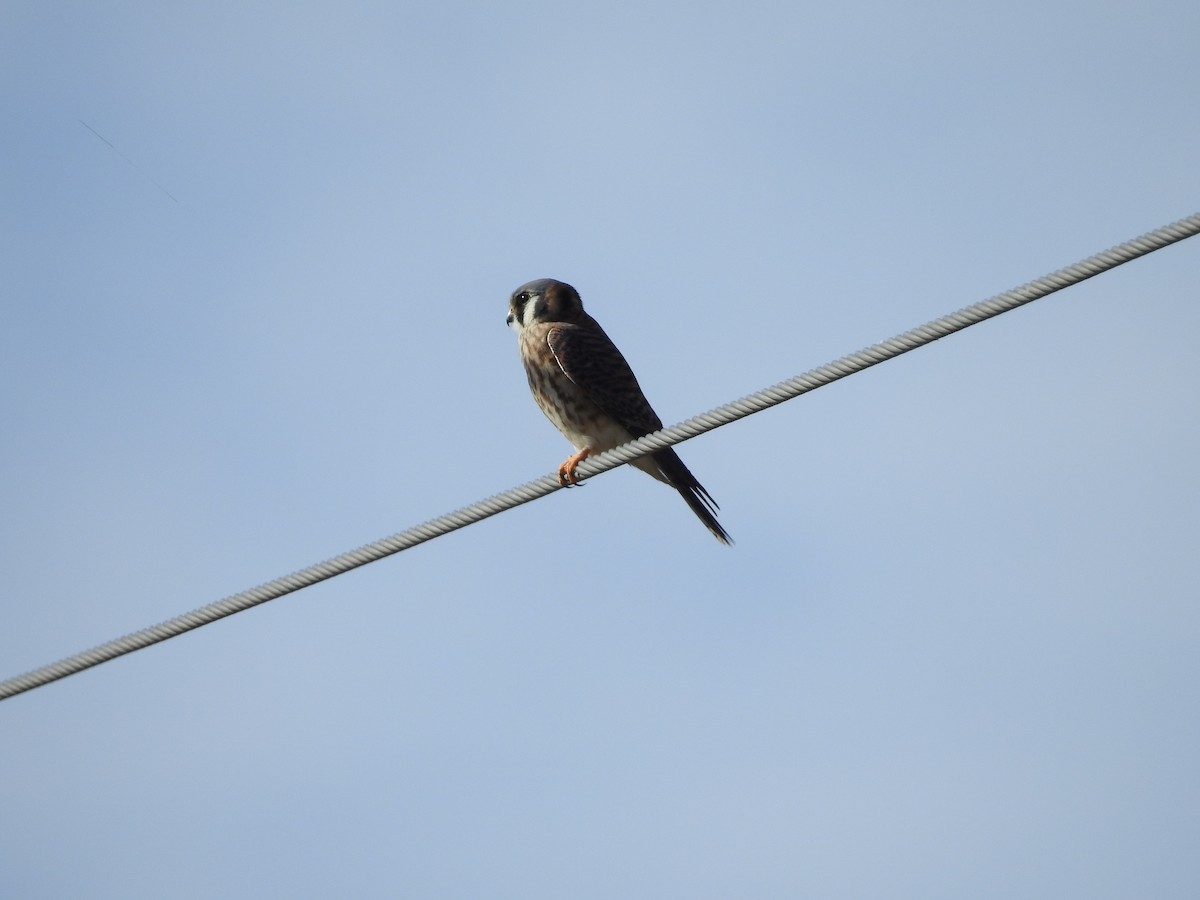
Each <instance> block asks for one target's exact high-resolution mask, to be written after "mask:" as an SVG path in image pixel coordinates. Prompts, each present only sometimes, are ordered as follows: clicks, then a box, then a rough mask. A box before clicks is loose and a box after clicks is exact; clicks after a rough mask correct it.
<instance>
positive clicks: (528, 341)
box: [507, 278, 733, 544]
mask: <svg viewBox="0 0 1200 900" xmlns="http://www.w3.org/2000/svg"><path fill="white" fill-rule="evenodd" d="M507 321H508V324H509V325H511V326H512V328H513V330H514V331H516V332H517V343H518V346H519V348H520V350H521V361H522V362H523V363H525V374H526V375H527V376H528V378H529V389H530V390H531V391H532V392H533V399H534V400H536V401H537V405H538V406H540V407H541V408H542V412H544V413H545V414H546V418H548V419H549V420H550V421H551V422H553V423H554V425H555V427H556V428H558V430H559V431H561V432H562V433H563V434H564V435H565V436H566V438H567V440H568V441H570V442H571V443H572V444H573V445H574V447H575V449H576V451H578V452H576V453H575V454H574V455H573V456H570V457H568V458H567V460H566V461H565V462H564V463H563V464H562V465H561V466H559V467H558V480H559V481H560V482H561V483H562V484H563V485H564V486H569V485H572V484H577V483H578V478H577V477H576V475H575V468H576V467H577V466H578V465H579V464H580V463H581V462H582V461H583V460H585V459H587V458H588V457H589V456H591V455H592V454H594V453H602V452H603V451H605V450H611V449H612V448H613V447H616V446H618V445H620V444H624V443H627V442H628V441H632V440H634V439H636V438H640V437H642V436H644V435H647V434H649V433H650V432H652V431H658V430H659V429H660V428H662V427H663V424H662V420H661V419H660V418H659V417H658V415H657V414H656V413H655V412H654V410H653V409H651V408H650V404H649V402H647V400H646V397H645V395H644V394H643V393H642V389H641V387H640V386H639V385H638V382H637V378H636V377H634V374H633V370H632V369H630V368H629V363H627V362H626V361H625V357H624V356H622V355H621V351H620V350H618V349H617V347H616V345H615V344H614V343H613V342H612V341H611V340H610V339H609V337H608V335H607V334H605V333H604V329H603V328H601V327H600V323H598V322H597V321H596V320H595V319H593V318H592V317H591V316H589V315H588V314H587V313H585V312H584V311H583V301H581V300H580V299H579V292H578V291H576V290H575V288H573V287H571V286H570V285H569V284H563V282H561V281H555V280H554V279H553V278H542V279H539V280H538V281H531V282H529V284H524V285H521V287H519V288H517V289H516V290H515V291H513V295H512V298H511V299H510V300H509V302H508V319H507ZM630 465H631V466H637V468H639V469H641V470H642V471H643V472H645V473H647V474H648V475H651V476H653V477H654V478H657V479H658V480H659V481H662V482H665V483H666V484H669V485H670V486H671V487H673V488H675V490H677V491H679V495H680V496H681V497H683V499H684V501H685V502H686V503H687V505H688V506H690V507H691V508H692V512H694V513H695V514H696V515H697V516H699V518H700V521H701V522H703V523H704V524H705V525H706V526H707V527H708V530H709V531H711V532H712V533H713V534H714V535H715V536H716V538H717V540H719V541H721V542H722V543H725V544H732V543H733V540H732V539H731V538H730V537H729V533H728V532H727V531H726V530H725V529H724V528H722V527H721V523H720V522H718V521H717V515H716V513H717V504H716V502H715V501H714V500H713V498H712V497H710V496H709V494H708V491H706V490H705V489H704V487H703V486H702V485H701V484H700V482H699V481H697V480H696V476H695V475H693V474H692V473H691V472H689V471H688V468H687V466H685V465H684V464H683V460H681V459H680V458H679V455H678V454H677V453H676V452H675V450H674V448H672V447H666V448H664V449H662V450H659V451H658V452H656V453H652V454H650V455H648V456H642V457H639V458H638V459H635V460H633V461H632V462H630Z"/></svg>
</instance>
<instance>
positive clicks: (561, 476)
mask: <svg viewBox="0 0 1200 900" xmlns="http://www.w3.org/2000/svg"><path fill="white" fill-rule="evenodd" d="M591 455H592V448H591V447H584V448H583V449H582V450H580V451H579V452H578V453H576V454H575V455H574V456H568V457H567V460H566V462H564V463H563V464H562V465H561V466H559V467H558V483H559V484H561V485H562V486H563V487H570V486H571V485H573V484H579V477H578V476H577V475H576V474H575V470H576V469H577V468H578V467H579V464H580V463H581V462H583V461H584V460H585V459H587V458H588V457H589V456H591Z"/></svg>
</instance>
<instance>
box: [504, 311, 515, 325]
mask: <svg viewBox="0 0 1200 900" xmlns="http://www.w3.org/2000/svg"><path fill="white" fill-rule="evenodd" d="M512 323H513V314H512V313H509V314H508V318H507V319H505V320H504V324H505V325H508V326H509V327H510V328H511V327H512Z"/></svg>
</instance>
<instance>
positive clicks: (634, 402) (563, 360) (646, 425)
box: [546, 319, 662, 438]
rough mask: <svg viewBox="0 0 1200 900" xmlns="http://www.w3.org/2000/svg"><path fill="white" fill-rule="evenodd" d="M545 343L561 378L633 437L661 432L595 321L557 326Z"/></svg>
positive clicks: (630, 374) (629, 371)
mask: <svg viewBox="0 0 1200 900" xmlns="http://www.w3.org/2000/svg"><path fill="white" fill-rule="evenodd" d="M546 343H547V344H549V345H550V351H551V352H552V353H553V354H554V360H555V362H557V363H558V367H559V368H560V369H562V371H563V374H564V375H566V376H567V377H568V378H570V379H571V381H573V382H574V383H575V384H576V385H578V386H579V388H580V389H581V390H582V391H583V392H584V393H585V394H586V395H587V397H588V399H589V400H591V401H592V402H593V403H595V404H596V405H597V406H598V407H600V409H601V410H603V411H604V412H606V413H607V414H608V415H610V416H612V417H613V418H614V419H615V420H616V421H617V422H618V423H619V424H620V425H621V426H622V427H623V428H624V429H625V430H626V431H628V432H629V433H630V434H631V435H632V436H633V437H635V438H639V437H642V436H643V435H646V434H649V433H650V432H652V431H657V430H658V429H660V428H662V420H661V419H659V417H658V415H657V414H655V412H654V410H653V409H651V407H650V403H649V401H647V400H646V395H645V394H643V393H642V388H641V386H640V385H639V384H638V380H637V377H636V376H635V375H634V374H633V369H631V368H629V363H627V362H626V361H625V357H624V356H622V355H621V351H620V350H618V349H617V346H616V344H614V343H613V342H612V341H611V340H610V339H609V337H608V335H607V334H605V333H604V329H603V328H601V327H600V325H599V324H598V323H597V322H596V320H595V319H591V320H590V321H589V322H587V323H586V324H582V325H577V324H574V323H570V322H561V323H556V324H555V325H554V327H553V328H551V329H550V331H549V333H548V334H547V335H546Z"/></svg>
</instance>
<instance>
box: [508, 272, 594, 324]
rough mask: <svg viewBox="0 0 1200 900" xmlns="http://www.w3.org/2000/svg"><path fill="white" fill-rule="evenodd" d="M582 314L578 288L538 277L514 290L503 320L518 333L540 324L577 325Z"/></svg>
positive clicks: (581, 302)
mask: <svg viewBox="0 0 1200 900" xmlns="http://www.w3.org/2000/svg"><path fill="white" fill-rule="evenodd" d="M582 315H583V301H581V300H580V299H579V292H578V291H577V290H575V288H573V287H571V286H570V285H569V284H565V283H564V282H561V281H555V280H554V279H553V278H539V279H538V280H537V281H531V282H529V283H528V284H523V285H521V286H520V287H519V288H517V289H516V290H515V291H513V294H512V297H510V298H509V301H508V318H507V319H505V320H504V321H505V322H507V323H508V324H509V325H510V326H511V327H512V328H513V330H515V331H518V332H519V331H521V330H522V329H523V328H528V327H529V326H531V325H536V324H538V323H539V322H574V321H576V320H577V319H578V318H579V317H580V316H582Z"/></svg>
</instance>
